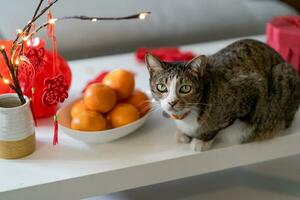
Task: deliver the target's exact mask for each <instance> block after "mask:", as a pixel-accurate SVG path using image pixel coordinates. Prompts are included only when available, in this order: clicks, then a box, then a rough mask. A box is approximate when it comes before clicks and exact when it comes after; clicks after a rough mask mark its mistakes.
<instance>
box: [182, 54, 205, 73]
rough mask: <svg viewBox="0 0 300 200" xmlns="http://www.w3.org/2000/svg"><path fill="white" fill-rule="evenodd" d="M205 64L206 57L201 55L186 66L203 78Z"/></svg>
mask: <svg viewBox="0 0 300 200" xmlns="http://www.w3.org/2000/svg"><path fill="white" fill-rule="evenodd" d="M206 64H207V57H206V56H205V55H201V56H198V57H196V58H194V59H192V60H191V61H190V62H188V64H187V66H188V67H190V68H191V69H192V70H193V71H195V72H196V73H197V74H200V76H201V77H202V76H204V71H205V68H206Z"/></svg>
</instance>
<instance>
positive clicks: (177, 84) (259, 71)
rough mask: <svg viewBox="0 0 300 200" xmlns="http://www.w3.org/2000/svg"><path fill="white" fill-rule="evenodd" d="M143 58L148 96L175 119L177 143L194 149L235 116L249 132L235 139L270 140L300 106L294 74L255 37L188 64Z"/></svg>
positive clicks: (208, 144) (208, 142) (208, 141)
mask: <svg viewBox="0 0 300 200" xmlns="http://www.w3.org/2000/svg"><path fill="white" fill-rule="evenodd" d="M145 60H146V64H147V68H148V71H149V73H150V87H151V91H152V95H153V97H154V98H155V100H156V101H158V102H159V103H160V105H161V108H162V109H163V110H164V112H165V113H167V114H168V115H169V116H170V117H171V118H173V119H174V120H175V124H176V126H177V128H178V130H179V131H178V133H177V140H178V142H181V143H191V144H192V148H193V149H194V150H196V151H204V150H207V149H209V148H210V147H211V145H212V143H213V141H214V139H215V138H216V136H217V135H218V133H219V134H220V135H221V134H222V131H220V130H223V129H224V128H226V127H228V126H230V125H231V124H233V123H234V122H235V121H237V120H239V121H240V122H241V123H243V124H244V126H246V127H247V129H246V130H247V131H240V135H232V137H233V140H235V142H236V143H244V142H249V141H254V140H262V139H266V138H270V137H272V136H274V135H276V134H277V133H278V132H279V131H280V130H282V129H285V128H288V127H289V126H290V125H291V123H292V120H293V118H294V115H295V113H296V111H297V109H298V107H299V102H300V79H299V75H298V73H297V72H296V71H295V70H294V68H293V67H292V66H291V65H290V64H288V63H286V62H285V61H284V60H283V58H282V57H281V56H280V55H279V54H278V53H277V52H276V51H275V50H273V49H272V48H271V47H269V46H268V45H266V44H264V43H262V42H259V41H256V40H250V39H245V40H239V41H237V42H234V43H232V44H230V45H229V46H227V47H225V48H224V49H222V50H220V51H219V52H217V53H215V54H213V55H210V56H205V55H201V56H199V57H196V58H194V59H193V60H191V61H190V62H187V63H168V62H162V61H160V60H159V59H158V58H156V57H155V56H152V55H150V54H147V55H146V57H145ZM226 134H230V133H226ZM229 137H230V135H229Z"/></svg>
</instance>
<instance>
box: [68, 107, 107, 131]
mask: <svg viewBox="0 0 300 200" xmlns="http://www.w3.org/2000/svg"><path fill="white" fill-rule="evenodd" d="M71 128H72V129H75V130H80V131H102V130H105V129H106V120H105V118H104V117H103V115H102V114H101V113H98V112H96V111H89V110H86V111H83V112H81V113H80V114H78V115H76V116H75V117H74V118H73V119H72V122H71Z"/></svg>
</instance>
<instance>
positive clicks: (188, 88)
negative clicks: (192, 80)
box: [179, 85, 192, 94]
mask: <svg viewBox="0 0 300 200" xmlns="http://www.w3.org/2000/svg"><path fill="white" fill-rule="evenodd" d="M191 90H192V87H191V86H190V85H183V86H181V87H180V89H179V92H180V93H182V94H187V93H189V92H190V91H191Z"/></svg>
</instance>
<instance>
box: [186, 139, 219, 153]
mask: <svg viewBox="0 0 300 200" xmlns="http://www.w3.org/2000/svg"><path fill="white" fill-rule="evenodd" d="M213 141H214V139H211V140H209V141H203V140H199V139H197V138H193V139H192V142H191V148H192V149H193V150H194V151H207V150H209V149H210V148H211V146H212V143H213Z"/></svg>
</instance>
